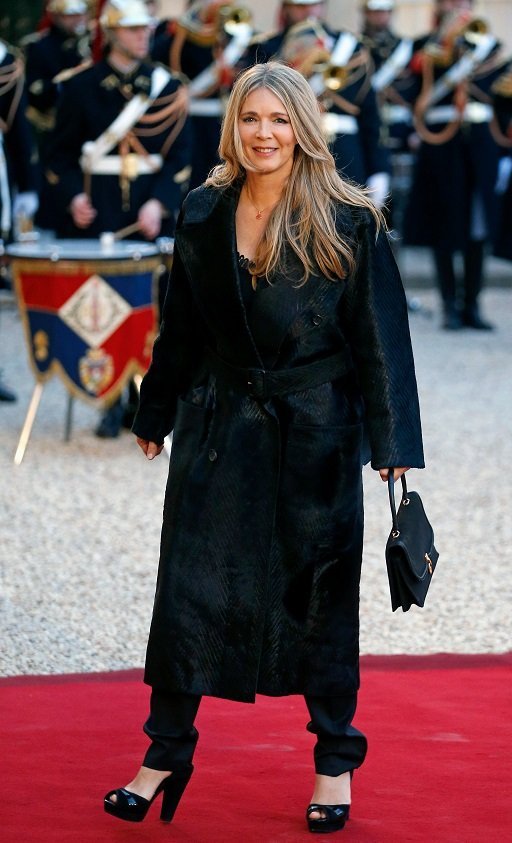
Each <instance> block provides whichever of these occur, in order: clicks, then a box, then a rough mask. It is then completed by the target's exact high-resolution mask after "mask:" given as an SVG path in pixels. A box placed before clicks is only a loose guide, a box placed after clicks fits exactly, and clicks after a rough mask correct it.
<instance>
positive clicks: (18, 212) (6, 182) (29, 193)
mask: <svg viewBox="0 0 512 843" xmlns="http://www.w3.org/2000/svg"><path fill="white" fill-rule="evenodd" d="M23 87H24V73H23V62H22V60H21V58H20V57H19V56H17V55H15V53H14V52H12V51H11V49H10V48H9V47H8V46H7V44H5V43H4V42H3V41H0V255H1V254H3V247H4V244H5V243H6V242H7V241H8V240H9V239H10V238H11V236H12V231H13V226H14V224H15V221H16V220H17V219H18V220H19V219H20V218H21V217H26V218H31V217H33V215H34V213H35V211H36V209H37V193H36V192H35V188H36V179H35V172H34V165H33V163H32V151H33V141H32V133H31V129H30V125H29V123H28V121H27V118H26V116H25V107H26V102H25V96H24V91H23ZM0 345H1V344H0ZM15 400H16V395H15V394H14V392H12V391H11V390H10V389H8V388H7V387H6V386H5V385H4V383H3V382H2V378H1V372H0V401H15Z"/></svg>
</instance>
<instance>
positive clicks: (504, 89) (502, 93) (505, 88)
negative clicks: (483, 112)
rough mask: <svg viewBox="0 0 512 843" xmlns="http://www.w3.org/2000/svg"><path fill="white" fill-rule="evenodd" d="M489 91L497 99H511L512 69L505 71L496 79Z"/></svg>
mask: <svg viewBox="0 0 512 843" xmlns="http://www.w3.org/2000/svg"><path fill="white" fill-rule="evenodd" d="M491 91H492V93H493V94H497V95H498V96H499V97H512V68H510V69H509V70H506V71H505V73H502V75H501V76H499V77H498V78H497V79H496V81H495V82H494V83H493V85H492V87H491Z"/></svg>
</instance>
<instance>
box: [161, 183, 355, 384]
mask: <svg viewBox="0 0 512 843" xmlns="http://www.w3.org/2000/svg"><path fill="white" fill-rule="evenodd" d="M239 194H240V186H238V187H235V186H233V187H231V188H228V189H226V190H224V191H214V190H213V189H211V188H199V189H198V191H193V192H192V193H191V194H189V197H188V198H187V200H186V203H185V214H184V218H183V223H182V225H181V226H180V227H179V229H178V230H177V232H176V245H177V248H178V249H179V251H180V254H181V256H182V258H183V262H184V264H185V267H186V269H187V273H188V276H189V280H190V284H191V286H192V289H193V291H194V294H195V297H196V300H197V302H198V305H199V307H200V308H201V310H202V312H203V315H204V318H205V321H206V323H207V324H208V326H209V327H210V330H211V332H212V335H213V336H214V337H215V338H216V339H217V342H218V345H217V351H218V352H219V353H220V354H221V355H222V356H224V357H225V358H226V359H227V360H229V361H231V362H234V363H236V365H238V366H241V367H257V368H271V367H273V366H274V365H276V363H277V361H278V358H279V352H280V349H281V346H282V344H283V342H284V340H285V338H286V337H287V336H288V335H292V336H293V335H299V334H300V333H302V332H303V331H304V330H308V329H309V328H310V327H311V325H310V322H311V320H312V319H314V318H318V317H320V318H321V319H323V318H325V316H328V315H329V313H331V314H332V313H333V312H334V310H335V306H336V302H337V301H338V299H339V297H340V294H341V290H342V288H343V286H344V285H341V284H340V283H336V282H332V281H329V280H327V279H326V278H324V277H323V276H312V277H311V278H309V280H308V281H307V283H306V284H303V285H301V286H299V283H298V282H299V280H300V275H301V268H300V266H299V265H298V261H297V259H296V258H295V257H294V255H293V253H292V252H291V250H290V254H289V255H288V265H289V271H288V275H287V277H285V276H281V275H276V276H274V278H273V279H272V283H271V284H266V282H264V281H261V282H260V288H259V289H258V291H257V292H256V293H255V299H254V302H253V303H252V306H251V309H250V317H249V316H248V314H247V311H246V309H245V307H244V303H243V298H242V293H241V289H240V278H239V273H238V265H237V249H236V226H235V213H236V207H237V203H238V197H239Z"/></svg>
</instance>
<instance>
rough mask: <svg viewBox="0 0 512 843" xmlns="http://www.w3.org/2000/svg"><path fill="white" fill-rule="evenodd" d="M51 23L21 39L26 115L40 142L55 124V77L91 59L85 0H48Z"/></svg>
mask: <svg viewBox="0 0 512 843" xmlns="http://www.w3.org/2000/svg"><path fill="white" fill-rule="evenodd" d="M46 11H47V13H48V15H49V20H50V26H49V28H47V29H44V30H42V31H41V32H37V33H35V34H34V35H30V36H28V37H27V38H25V39H24V41H23V42H22V46H23V47H24V48H25V51H26V67H27V70H26V72H27V96H28V104H29V107H28V112H27V115H28V117H29V119H30V120H31V122H32V123H33V125H34V126H35V128H36V130H37V132H38V135H39V136H40V143H42V144H43V147H44V139H45V138H46V137H47V134H48V132H49V131H51V129H53V127H54V125H55V110H56V105H57V98H58V94H59V79H58V76H59V74H60V73H61V72H62V71H65V70H69V69H71V68H75V67H77V66H78V65H80V64H82V63H83V62H85V61H87V60H88V59H89V58H90V36H89V30H88V28H87V20H88V14H87V13H88V6H87V3H86V2H85V0H50V2H49V3H48V6H47V9H46Z"/></svg>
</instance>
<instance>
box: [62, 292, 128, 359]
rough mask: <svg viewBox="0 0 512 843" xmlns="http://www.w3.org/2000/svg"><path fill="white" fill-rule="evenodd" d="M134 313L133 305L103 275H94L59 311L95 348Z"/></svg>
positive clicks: (71, 326) (77, 332)
mask: <svg viewBox="0 0 512 843" xmlns="http://www.w3.org/2000/svg"><path fill="white" fill-rule="evenodd" d="M130 313H131V307H130V305H129V304H128V302H127V301H126V299H124V298H123V297H122V296H120V295H119V293H117V292H116V291H115V290H114V289H113V288H112V287H111V286H110V285H109V284H107V282H106V281H105V280H104V279H103V278H102V277H101V276H100V275H91V276H90V278H88V279H87V281H85V282H84V283H83V284H82V285H81V286H80V287H79V288H78V290H77V291H76V292H75V293H74V294H73V295H72V296H71V298H69V299H68V300H67V301H66V302H65V304H63V305H62V307H61V308H60V310H59V316H60V318H61V319H62V321H63V322H65V323H66V325H67V326H68V327H69V328H71V330H72V331H74V332H75V333H76V334H78V336H79V337H81V338H82V339H83V341H84V342H86V343H87V345H89V346H91V348H99V346H101V345H102V343H104V342H105V340H106V339H108V337H109V336H110V335H111V334H113V333H114V331H116V330H117V328H119V326H120V325H122V323H123V322H124V321H125V320H126V319H127V318H128V316H129V315H130Z"/></svg>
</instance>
